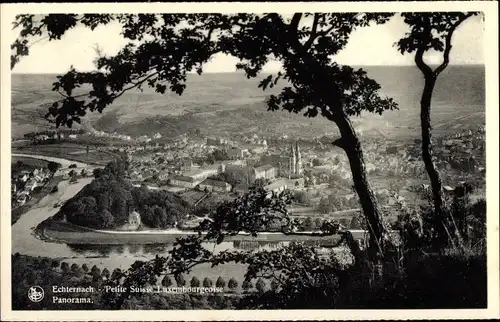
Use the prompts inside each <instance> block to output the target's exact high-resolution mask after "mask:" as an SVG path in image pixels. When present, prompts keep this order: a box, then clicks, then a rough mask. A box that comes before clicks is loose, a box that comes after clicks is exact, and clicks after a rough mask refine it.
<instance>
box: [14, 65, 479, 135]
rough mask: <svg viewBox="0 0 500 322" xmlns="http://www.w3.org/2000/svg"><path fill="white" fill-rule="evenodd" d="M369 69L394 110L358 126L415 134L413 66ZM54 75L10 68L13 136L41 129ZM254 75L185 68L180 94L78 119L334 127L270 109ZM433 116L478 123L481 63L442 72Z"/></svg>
mask: <svg viewBox="0 0 500 322" xmlns="http://www.w3.org/2000/svg"><path fill="white" fill-rule="evenodd" d="M366 69H367V70H368V72H369V75H370V76H371V77H373V78H375V79H376V80H377V81H378V82H379V83H380V84H381V86H382V92H383V93H384V94H386V95H388V96H390V97H393V98H394V99H395V100H396V101H397V102H398V103H399V105H400V110H399V111H393V112H387V113H386V114H385V115H384V116H378V115H372V114H368V113H367V114H364V115H362V116H361V117H360V118H356V119H354V122H355V124H356V128H357V130H358V131H360V132H362V133H364V134H368V135H382V136H389V135H392V134H394V133H397V134H398V137H401V136H404V137H409V138H414V137H417V136H418V135H419V134H420V130H419V127H418V122H419V109H418V101H419V99H420V89H421V83H422V81H421V76H420V74H419V72H418V71H417V70H416V69H415V68H413V67H367V68H366ZM54 80H55V75H14V76H13V82H12V132H13V136H22V134H23V133H26V132H28V131H33V130H35V128H36V129H38V130H41V129H44V128H47V127H48V126H49V125H48V123H47V122H46V121H45V120H43V119H42V117H41V116H42V115H43V114H45V110H46V107H47V106H48V105H49V104H51V103H52V102H53V101H54V100H56V99H59V97H58V95H57V94H54V93H53V92H51V84H52V83H53V81H54ZM258 81H259V80H258V79H257V80H255V79H253V80H247V79H246V78H245V77H244V76H243V75H241V74H237V73H226V74H206V75H203V76H197V75H189V77H188V82H187V85H188V86H187V89H186V91H185V93H184V94H183V95H182V96H177V95H176V94H173V93H169V92H167V93H165V94H164V95H160V94H157V93H154V92H153V91H152V90H151V89H148V88H145V89H144V91H143V92H139V91H134V92H127V93H126V94H124V95H123V96H122V97H120V98H119V99H118V100H117V101H116V102H115V103H114V104H113V105H112V106H110V107H108V108H107V109H106V110H105V111H104V112H103V114H99V113H94V114H89V115H87V116H86V118H85V121H86V124H85V125H84V126H87V127H88V126H92V127H94V128H96V129H98V130H104V131H107V132H113V131H117V132H119V133H124V134H130V135H143V134H152V133H156V132H160V133H161V134H162V135H163V136H164V137H171V136H177V135H179V134H183V133H186V132H190V131H194V130H196V129H199V130H200V131H201V132H202V133H203V134H205V135H228V136H230V135H231V133H257V134H260V135H284V134H287V135H289V136H297V135H300V136H303V137H314V136H322V135H324V134H325V133H329V134H334V133H336V128H335V126H333V125H332V124H331V123H330V122H328V121H326V120H324V119H322V118H321V117H317V118H314V119H309V118H305V117H303V116H302V115H300V114H299V115H296V114H290V113H288V112H285V111H278V112H268V111H267V109H266V106H265V103H264V100H265V97H266V96H267V95H269V94H272V93H277V91H278V90H279V87H278V88H276V87H275V88H274V89H271V90H268V91H266V92H263V91H262V90H260V89H259V88H257V84H258ZM433 104H434V106H433V115H432V117H433V123H434V129H435V130H436V133H437V134H440V133H441V134H445V133H447V132H448V131H450V130H454V129H457V128H463V127H469V126H476V125H482V124H484V67H483V66H453V67H450V68H449V69H448V70H447V71H445V72H444V73H443V74H442V76H441V78H440V81H439V82H438V86H437V88H436V92H435V95H434V98H433Z"/></svg>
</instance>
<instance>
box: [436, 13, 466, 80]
mask: <svg viewBox="0 0 500 322" xmlns="http://www.w3.org/2000/svg"><path fill="white" fill-rule="evenodd" d="M472 15H474V13H472V12H469V13H467V14H466V15H463V16H462V17H460V18H459V19H458V21H457V22H456V23H455V24H454V25H452V26H451V28H450V30H449V31H448V34H447V35H446V40H445V49H444V53H443V62H442V63H441V65H439V66H438V67H437V68H436V69H435V70H434V76H435V77H437V76H438V75H439V74H441V72H442V71H443V70H445V68H446V67H448V64H449V63H450V52H451V48H452V45H451V39H452V37H453V32H455V29H457V28H458V26H459V25H460V24H461V23H462V22H464V21H465V20H466V19H467V18H469V17H471V16H472Z"/></svg>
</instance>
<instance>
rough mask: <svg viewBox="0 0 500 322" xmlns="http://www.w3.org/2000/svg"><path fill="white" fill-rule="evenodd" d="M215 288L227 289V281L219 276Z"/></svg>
mask: <svg viewBox="0 0 500 322" xmlns="http://www.w3.org/2000/svg"><path fill="white" fill-rule="evenodd" d="M215 286H217V287H221V288H224V287H226V281H225V280H224V279H223V278H222V277H221V276H219V278H217V281H216V282H215Z"/></svg>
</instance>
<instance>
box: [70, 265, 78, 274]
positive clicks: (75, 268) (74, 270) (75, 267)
mask: <svg viewBox="0 0 500 322" xmlns="http://www.w3.org/2000/svg"><path fill="white" fill-rule="evenodd" d="M79 268H80V266H78V264H76V263H73V264H72V265H71V271H72V272H73V273H75V272H76V271H77V270H78V269H79Z"/></svg>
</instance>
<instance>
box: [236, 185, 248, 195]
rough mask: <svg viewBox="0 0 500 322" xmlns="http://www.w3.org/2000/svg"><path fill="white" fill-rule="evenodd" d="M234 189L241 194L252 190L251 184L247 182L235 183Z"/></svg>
mask: <svg viewBox="0 0 500 322" xmlns="http://www.w3.org/2000/svg"><path fill="white" fill-rule="evenodd" d="M233 191H234V192H236V193H239V194H244V193H247V192H249V191H250V186H249V185H247V184H243V183H242V184H237V185H234V187H233Z"/></svg>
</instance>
